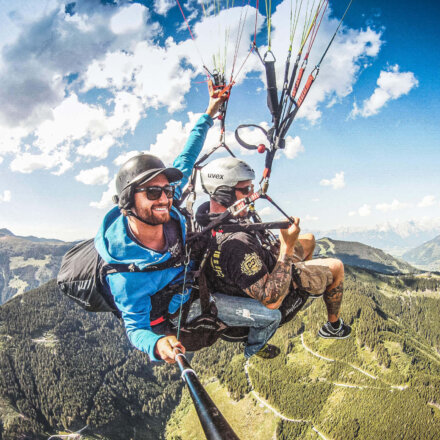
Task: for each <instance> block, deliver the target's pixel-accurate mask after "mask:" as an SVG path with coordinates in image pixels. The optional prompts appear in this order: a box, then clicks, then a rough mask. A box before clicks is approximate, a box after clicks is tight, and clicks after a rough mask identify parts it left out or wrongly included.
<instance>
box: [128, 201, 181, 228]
mask: <svg viewBox="0 0 440 440" xmlns="http://www.w3.org/2000/svg"><path fill="white" fill-rule="evenodd" d="M172 203H173V201H172V200H170V201H169V202H168V203H166V204H164V203H160V204H155V205H151V206H150V207H148V208H141V209H137V210H136V214H137V215H138V216H139V217H140V218H141V219H142V220H143V221H144V222H145V223H147V224H149V225H152V226H156V225H163V224H164V223H167V222H169V221H170V219H171V216H170V209H171V205H172ZM159 210H160V211H159Z"/></svg>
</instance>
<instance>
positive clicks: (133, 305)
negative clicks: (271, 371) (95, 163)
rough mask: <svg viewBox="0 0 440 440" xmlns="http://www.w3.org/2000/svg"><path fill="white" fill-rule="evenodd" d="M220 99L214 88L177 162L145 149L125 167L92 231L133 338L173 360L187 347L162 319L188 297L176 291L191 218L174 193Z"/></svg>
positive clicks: (189, 167) (187, 171)
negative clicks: (176, 203)
mask: <svg viewBox="0 0 440 440" xmlns="http://www.w3.org/2000/svg"><path fill="white" fill-rule="evenodd" d="M223 101H224V98H215V97H213V94H212V91H211V99H210V101H209V106H208V109H207V111H206V113H205V114H204V115H202V116H201V117H200V119H199V120H198V122H197V123H196V125H195V127H194V128H193V130H192V131H191V134H190V136H189V138H188V140H187V142H186V145H185V147H184V149H183V151H182V152H181V153H180V154H179V156H178V157H177V158H176V160H175V161H174V163H173V167H172V168H167V167H165V165H164V164H163V162H162V161H161V160H160V159H159V158H158V157H156V156H153V155H151V154H147V153H142V154H139V155H137V156H135V157H132V158H131V159H129V160H128V161H127V162H126V163H124V164H123V165H122V166H121V168H120V170H119V172H118V174H117V177H116V189H117V196H115V197H114V199H113V200H114V202H115V203H117V204H118V206H117V207H114V208H113V209H112V210H111V211H109V212H108V213H107V215H106V216H105V218H104V220H103V222H102V225H101V228H100V230H99V232H98V234H97V236H96V237H95V247H96V249H97V251H98V253H99V254H100V256H101V257H102V259H103V260H104V261H105V263H107V264H110V265H112V266H114V267H115V268H116V269H115V271H114V272H113V273H108V274H107V276H106V277H105V281H104V286H103V288H104V289H106V290H107V292H109V293H111V295H112V296H113V298H114V301H115V304H116V306H117V308H118V309H119V310H120V312H121V315H122V319H123V320H124V325H125V328H126V331H127V335H128V338H129V339H130V341H131V343H132V344H133V345H134V346H135V347H136V348H137V349H139V350H141V351H143V352H145V353H147V354H148V355H149V357H150V359H152V360H155V361H156V360H160V359H162V360H164V361H166V362H169V363H174V362H175V360H174V353H173V349H174V348H175V347H179V348H180V349H181V350H182V351H183V352H185V348H184V347H183V346H182V344H181V343H180V342H179V341H177V339H176V337H175V336H170V335H166V334H165V321H166V319H165V317H166V316H167V315H169V314H171V315H172V314H175V313H176V312H177V311H178V308H179V306H180V303H181V296H183V302H186V301H187V300H188V298H189V293H186V294H185V295H180V294H179V293H180V292H181V290H182V288H181V286H182V281H183V277H184V266H183V264H182V262H183V260H184V258H185V223H186V221H185V218H184V217H183V216H182V214H181V213H180V212H179V211H178V210H177V209H176V208H174V207H173V199H178V198H179V197H180V196H181V193H182V188H183V186H184V185H185V184H186V182H187V181H188V179H189V176H190V175H191V172H192V169H193V166H194V163H195V161H196V159H197V156H198V155H199V153H200V151H201V150H202V147H203V143H204V141H205V138H206V134H207V131H208V129H209V128H210V127H211V126H212V125H213V120H212V118H213V117H214V115H215V114H216V113H217V111H218V110H219V107H220V105H221V104H222V102H223ZM118 265H125V266H127V265H132V267H133V272H118V270H117V267H118ZM171 285H173V286H176V288H175V289H174V290H173V289H172V288H171V287H170V286H171ZM179 288H180V291H179Z"/></svg>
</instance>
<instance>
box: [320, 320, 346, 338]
mask: <svg viewBox="0 0 440 440" xmlns="http://www.w3.org/2000/svg"><path fill="white" fill-rule="evenodd" d="M339 321H340V325H339V327H338V328H337V329H334V328H333V326H332V325H331V324H330V322H326V323H325V324H324V325H323V326H322V327H321V328H320V329H319V332H318V336H320V337H321V338H326V339H345V338H348V337H349V336H350V333H351V327H350V326H349V325H346V324H344V321H343V320H342V318H339Z"/></svg>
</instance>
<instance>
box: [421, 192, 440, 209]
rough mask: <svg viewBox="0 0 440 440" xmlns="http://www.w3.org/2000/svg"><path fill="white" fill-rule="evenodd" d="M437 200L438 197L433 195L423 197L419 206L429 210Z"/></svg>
mask: <svg viewBox="0 0 440 440" xmlns="http://www.w3.org/2000/svg"><path fill="white" fill-rule="evenodd" d="M435 199H436V197H435V196H433V195H428V196H425V197H423V199H422V200H421V201H420V202H419V203H418V204H417V206H418V207H419V208H427V207H429V206H434V205H435Z"/></svg>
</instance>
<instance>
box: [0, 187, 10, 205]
mask: <svg viewBox="0 0 440 440" xmlns="http://www.w3.org/2000/svg"><path fill="white" fill-rule="evenodd" d="M10 201H11V191H9V190H7V189H5V190H4V191H3V194H1V193H0V203H6V202H10Z"/></svg>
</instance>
